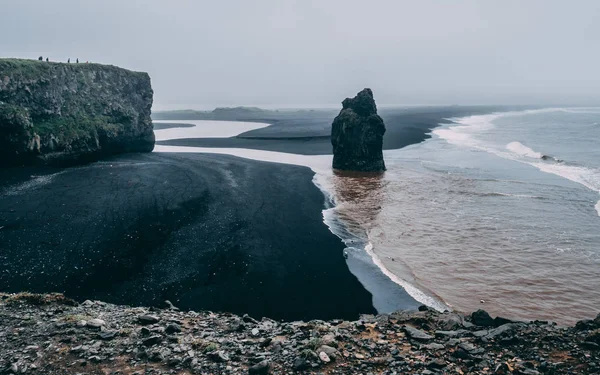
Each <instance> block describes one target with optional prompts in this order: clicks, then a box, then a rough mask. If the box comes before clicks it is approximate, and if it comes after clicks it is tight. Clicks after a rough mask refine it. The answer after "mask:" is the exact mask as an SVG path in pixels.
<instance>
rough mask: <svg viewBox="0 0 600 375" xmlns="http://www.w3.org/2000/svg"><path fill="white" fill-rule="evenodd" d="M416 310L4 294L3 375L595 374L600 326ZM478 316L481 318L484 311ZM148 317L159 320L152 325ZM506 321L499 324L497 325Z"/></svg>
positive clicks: (0, 307) (0, 318) (0, 321)
mask: <svg viewBox="0 0 600 375" xmlns="http://www.w3.org/2000/svg"><path fill="white" fill-rule="evenodd" d="M419 310H420V311H398V312H394V313H391V314H381V315H362V316H361V317H360V319H359V320H356V321H342V320H331V321H323V320H312V321H309V322H302V321H298V322H281V321H275V320H272V319H269V318H262V319H254V318H252V317H250V316H248V315H244V316H243V317H240V316H237V315H233V314H230V313H214V312H210V311H202V312H194V311H177V309H176V308H174V307H173V305H172V304H170V303H169V304H165V305H164V308H163V309H158V308H151V309H148V308H144V307H129V306H119V305H112V304H107V303H104V302H100V301H89V300H88V301H85V302H83V303H81V304H79V303H76V302H75V301H73V300H70V299H68V298H65V297H64V296H63V295H60V294H47V295H39V294H30V293H21V294H2V293H0V326H1V327H2V334H0V373H1V374H5V373H6V374H17V373H26V374H76V373H86V374H142V373H146V374H149V373H152V374H154V375H161V374H165V375H166V374H175V373H177V374H272V375H276V374H291V373H302V374H338V375H341V374H357V373H361V374H382V375H392V374H431V375H433V374H505V375H508V374H529V375H535V374H597V373H599V372H600V333H599V332H600V321H599V320H600V316H599V317H598V318H596V320H584V321H580V322H578V323H577V325H576V326H575V327H558V326H556V325H555V324H553V323H548V322H542V321H534V322H528V323H525V322H510V321H508V320H506V319H504V321H507V323H504V324H502V325H500V326H497V327H487V326H479V325H477V324H476V323H475V322H474V321H473V320H472V319H471V317H469V316H465V315H461V314H458V313H453V312H444V313H440V312H437V311H432V310H430V309H428V308H427V307H425V306H422V307H421V308H420V309H419ZM479 314H482V313H481V312H480V313H479ZM149 317H151V318H149ZM495 319H496V320H498V318H495Z"/></svg>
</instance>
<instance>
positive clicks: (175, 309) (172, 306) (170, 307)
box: [165, 300, 179, 311]
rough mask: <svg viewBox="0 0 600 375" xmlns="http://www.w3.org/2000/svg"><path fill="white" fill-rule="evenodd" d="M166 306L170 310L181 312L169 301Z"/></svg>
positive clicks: (166, 301)
mask: <svg viewBox="0 0 600 375" xmlns="http://www.w3.org/2000/svg"><path fill="white" fill-rule="evenodd" d="M165 306H166V308H167V309H169V310H174V311H179V308H177V307H175V305H173V304H172V303H171V301H169V300H165Z"/></svg>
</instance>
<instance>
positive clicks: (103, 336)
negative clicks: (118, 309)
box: [98, 331, 118, 340]
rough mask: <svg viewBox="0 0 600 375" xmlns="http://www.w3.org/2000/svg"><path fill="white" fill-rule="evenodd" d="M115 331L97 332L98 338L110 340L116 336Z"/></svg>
mask: <svg viewBox="0 0 600 375" xmlns="http://www.w3.org/2000/svg"><path fill="white" fill-rule="evenodd" d="M117 334H118V332H117V331H102V332H100V333H98V338H100V339H102V340H112V339H114V338H115V337H116V336H117Z"/></svg>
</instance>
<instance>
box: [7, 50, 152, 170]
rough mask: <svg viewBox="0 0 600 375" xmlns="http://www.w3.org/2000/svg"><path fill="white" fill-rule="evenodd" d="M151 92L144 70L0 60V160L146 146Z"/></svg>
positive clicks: (92, 155) (69, 157)
mask: <svg viewBox="0 0 600 375" xmlns="http://www.w3.org/2000/svg"><path fill="white" fill-rule="evenodd" d="M152 96H153V91H152V87H151V84H150V77H149V76H148V74H146V73H139V72H132V71H129V70H125V69H122V68H118V67H115V66H109V65H100V64H63V63H48V62H44V61H37V60H19V59H0V164H23V163H33V162H44V163H48V162H67V163H70V162H77V161H81V160H93V159H96V158H99V157H101V156H104V155H109V154H115V153H122V152H149V151H152V149H153V148H154V133H153V129H152V121H151V119H150V111H151V107H152Z"/></svg>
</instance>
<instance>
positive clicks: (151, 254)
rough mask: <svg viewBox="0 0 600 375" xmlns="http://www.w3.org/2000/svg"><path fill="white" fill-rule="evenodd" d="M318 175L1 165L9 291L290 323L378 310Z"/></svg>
mask: <svg viewBox="0 0 600 375" xmlns="http://www.w3.org/2000/svg"><path fill="white" fill-rule="evenodd" d="M312 175H313V173H312V172H311V171H310V170H309V169H308V168H304V167H296V166H289V165H279V164H272V163H263V162H256V161H250V160H245V159H240V158H235V157H230V156H224V155H210V154H156V153H155V154H144V155H125V156H121V157H116V158H113V159H111V160H107V161H103V162H97V163H93V164H90V165H87V166H82V167H77V168H70V169H40V168H19V169H16V168H14V169H3V170H1V171H0V189H2V190H1V196H0V269H1V270H2V271H1V273H0V285H2V291H4V292H17V291H23V290H27V291H32V292H50V291H56V292H65V293H66V294H67V295H68V296H70V297H73V298H76V299H80V300H83V299H101V300H105V301H109V302H115V303H124V304H134V305H157V304H161V303H162V301H164V300H165V299H169V300H171V301H172V302H173V303H174V304H176V305H177V306H179V307H181V308H184V309H196V310H200V309H210V310H215V311H230V312H234V313H240V314H243V313H249V314H251V315H253V316H256V317H260V316H268V317H271V318H274V319H285V320H291V319H313V318H319V319H328V318H356V317H357V316H358V315H359V314H361V313H373V312H375V311H374V309H373V305H372V301H371V295H370V294H369V293H368V292H367V291H366V290H365V289H364V288H363V287H362V285H361V284H360V283H359V282H358V281H357V279H356V277H354V276H353V275H352V274H351V273H350V272H349V271H348V267H347V265H346V263H345V262H344V258H343V248H344V246H343V244H342V243H341V241H340V240H339V239H338V238H337V237H335V236H334V235H333V234H331V233H330V232H329V230H328V229H327V227H326V226H325V225H324V224H323V221H322V213H321V210H322V208H323V200H324V198H323V195H322V193H321V192H320V191H319V190H318V189H317V188H316V187H315V186H314V185H313V184H312V182H311V179H312ZM32 176H38V177H32Z"/></svg>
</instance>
